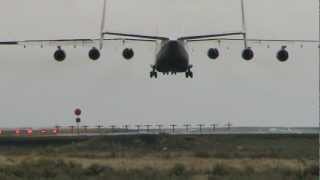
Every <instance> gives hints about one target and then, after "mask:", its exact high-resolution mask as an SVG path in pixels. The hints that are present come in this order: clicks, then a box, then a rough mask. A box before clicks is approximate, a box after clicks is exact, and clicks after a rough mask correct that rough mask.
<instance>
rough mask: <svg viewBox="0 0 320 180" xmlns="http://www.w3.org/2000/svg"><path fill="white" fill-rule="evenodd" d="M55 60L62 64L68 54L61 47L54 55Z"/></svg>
mask: <svg viewBox="0 0 320 180" xmlns="http://www.w3.org/2000/svg"><path fill="white" fill-rule="evenodd" d="M53 56H54V59H55V60H56V61H58V62H62V61H64V60H65V59H66V56H67V55H66V53H65V51H64V50H63V49H61V47H60V46H59V47H58V49H57V50H56V52H55V53H54V55H53Z"/></svg>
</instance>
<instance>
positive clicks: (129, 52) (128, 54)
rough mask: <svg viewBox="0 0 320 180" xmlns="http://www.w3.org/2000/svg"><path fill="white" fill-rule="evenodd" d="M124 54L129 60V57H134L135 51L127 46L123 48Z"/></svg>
mask: <svg viewBox="0 0 320 180" xmlns="http://www.w3.org/2000/svg"><path fill="white" fill-rule="evenodd" d="M122 56H123V58H125V59H126V60H129V59H131V58H133V56H134V51H133V50H132V49H131V48H126V49H124V50H123V52H122Z"/></svg>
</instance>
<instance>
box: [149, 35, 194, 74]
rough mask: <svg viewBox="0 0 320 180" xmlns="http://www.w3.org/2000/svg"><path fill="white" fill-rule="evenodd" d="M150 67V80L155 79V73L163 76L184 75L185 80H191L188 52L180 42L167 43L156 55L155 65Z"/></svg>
mask: <svg viewBox="0 0 320 180" xmlns="http://www.w3.org/2000/svg"><path fill="white" fill-rule="evenodd" d="M151 67H152V71H151V72H150V77H151V78H157V77H158V75H157V72H160V73H162V74H163V75H169V74H171V75H176V74H177V73H185V74H186V78H193V73H192V71H191V68H192V65H190V64H189V55H188V52H187V51H186V49H185V48H184V46H183V45H182V44H181V42H178V41H168V42H167V43H166V44H165V45H164V46H163V47H162V49H161V51H160V52H159V54H158V55H157V60H156V63H155V65H153V66H151Z"/></svg>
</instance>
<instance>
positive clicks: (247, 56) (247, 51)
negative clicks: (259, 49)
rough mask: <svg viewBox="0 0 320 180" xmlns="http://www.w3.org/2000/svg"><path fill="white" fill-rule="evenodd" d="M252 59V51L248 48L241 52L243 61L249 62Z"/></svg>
mask: <svg viewBox="0 0 320 180" xmlns="http://www.w3.org/2000/svg"><path fill="white" fill-rule="evenodd" d="M253 57H254V52H253V50H252V49H251V48H250V47H248V48H245V49H244V50H243V51H242V58H243V59H244V60H247V61H250V60H252V59H253Z"/></svg>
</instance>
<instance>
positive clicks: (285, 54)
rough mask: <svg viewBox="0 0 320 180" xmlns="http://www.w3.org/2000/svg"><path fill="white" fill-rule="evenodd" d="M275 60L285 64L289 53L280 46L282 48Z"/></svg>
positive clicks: (284, 47)
mask: <svg viewBox="0 0 320 180" xmlns="http://www.w3.org/2000/svg"><path fill="white" fill-rule="evenodd" d="M277 59H278V60H279V61H280V62H285V61H287V60H288V59H289V52H288V51H287V50H286V46H282V48H281V49H280V50H279V51H278V53H277Z"/></svg>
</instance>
